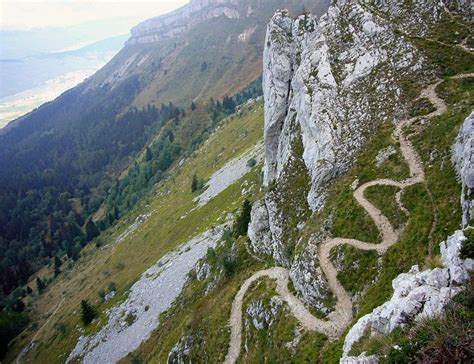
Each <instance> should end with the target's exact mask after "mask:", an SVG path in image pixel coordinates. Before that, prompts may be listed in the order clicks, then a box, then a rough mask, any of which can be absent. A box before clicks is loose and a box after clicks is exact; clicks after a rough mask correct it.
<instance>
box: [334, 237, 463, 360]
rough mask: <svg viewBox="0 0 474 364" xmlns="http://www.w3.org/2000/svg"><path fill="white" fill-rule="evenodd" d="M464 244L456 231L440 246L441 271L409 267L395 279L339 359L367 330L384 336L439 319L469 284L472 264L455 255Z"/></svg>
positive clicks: (357, 326)
mask: <svg viewBox="0 0 474 364" xmlns="http://www.w3.org/2000/svg"><path fill="white" fill-rule="evenodd" d="M466 240H467V238H466V237H465V236H464V234H463V232H462V231H456V232H455V233H454V234H453V235H452V236H450V237H449V238H448V240H447V241H446V242H443V243H441V244H440V247H441V256H442V261H443V264H444V268H442V269H441V268H435V269H433V270H427V271H423V272H420V270H419V268H418V266H413V267H412V269H411V270H410V272H408V273H403V274H400V275H399V276H398V277H397V278H395V279H394V280H393V282H392V287H393V290H394V293H393V296H392V298H391V299H390V300H389V301H388V302H386V303H384V304H383V305H381V306H379V307H377V308H376V309H375V310H374V311H372V313H370V314H368V315H365V316H363V317H362V318H361V319H359V321H357V323H356V324H355V325H354V326H353V327H352V328H351V329H350V331H349V333H348V334H347V336H346V338H345V341H344V349H343V357H347V355H348V354H349V352H350V350H351V348H352V346H353V345H354V344H355V343H356V342H357V341H359V340H360V339H361V337H362V336H363V335H364V333H365V332H366V330H367V329H371V330H372V331H373V332H376V333H380V334H385V335H386V334H389V333H390V332H392V331H393V330H394V329H395V328H396V327H399V326H402V325H404V324H406V323H409V322H411V321H414V320H420V319H424V318H433V317H436V316H439V315H441V314H442V312H443V309H444V307H445V306H446V305H447V304H448V303H449V301H450V300H451V299H452V297H454V296H455V295H457V294H458V293H459V292H461V291H462V290H463V288H462V287H461V285H463V284H465V283H466V282H467V281H468V280H469V273H468V269H467V268H470V267H472V262H470V260H468V261H464V260H462V259H461V258H460V255H459V254H460V253H459V252H460V249H461V246H462V243H463V242H464V241H466Z"/></svg>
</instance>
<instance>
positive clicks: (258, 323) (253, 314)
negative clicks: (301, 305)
mask: <svg viewBox="0 0 474 364" xmlns="http://www.w3.org/2000/svg"><path fill="white" fill-rule="evenodd" d="M282 306H283V302H282V300H281V298H280V297H278V296H275V297H272V298H271V299H270V302H269V304H268V305H265V304H264V303H263V301H262V300H256V301H253V302H251V303H250V304H249V306H248V308H247V314H248V315H249V316H250V317H249V318H250V321H251V322H252V324H253V326H254V327H255V329H256V330H263V329H264V328H268V327H270V326H272V325H273V323H274V322H275V319H276V317H277V315H278V312H279V311H280V309H281V308H282Z"/></svg>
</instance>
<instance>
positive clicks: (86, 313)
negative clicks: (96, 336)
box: [81, 300, 97, 326]
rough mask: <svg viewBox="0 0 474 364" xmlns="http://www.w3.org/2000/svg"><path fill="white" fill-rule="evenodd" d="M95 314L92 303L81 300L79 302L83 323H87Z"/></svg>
mask: <svg viewBox="0 0 474 364" xmlns="http://www.w3.org/2000/svg"><path fill="white" fill-rule="evenodd" d="M96 316H97V314H96V312H95V310H94V307H92V305H91V304H90V303H89V302H87V301H85V300H82V302H81V319H82V322H83V323H84V325H86V326H87V325H89V324H90V323H91V322H92V321H93V320H94V319H95V318H96Z"/></svg>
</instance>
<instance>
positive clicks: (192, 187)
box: [191, 175, 199, 192]
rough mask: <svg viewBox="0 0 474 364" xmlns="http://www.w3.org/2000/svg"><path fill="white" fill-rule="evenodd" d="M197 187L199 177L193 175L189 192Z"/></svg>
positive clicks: (194, 190)
mask: <svg viewBox="0 0 474 364" xmlns="http://www.w3.org/2000/svg"><path fill="white" fill-rule="evenodd" d="M198 188H199V179H198V177H197V176H196V175H193V181H192V182H191V192H196V191H197V190H198Z"/></svg>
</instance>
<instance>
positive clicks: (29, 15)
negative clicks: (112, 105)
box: [0, 0, 189, 30]
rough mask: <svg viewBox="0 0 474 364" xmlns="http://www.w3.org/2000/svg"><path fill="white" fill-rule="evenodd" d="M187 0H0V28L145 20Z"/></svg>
mask: <svg viewBox="0 0 474 364" xmlns="http://www.w3.org/2000/svg"><path fill="white" fill-rule="evenodd" d="M188 2H189V0H138V1H132V0H128V1H127V0H124V1H113V0H28V1H25V0H0V29H3V30H5V29H15V30H26V29H32V28H44V27H49V26H54V27H58V26H59V27H61V26H68V25H75V24H81V23H85V22H88V21H94V20H103V19H111V18H117V17H130V18H136V19H147V18H151V17H153V16H157V15H160V14H164V13H166V12H169V11H170V10H173V9H176V8H178V7H179V6H181V5H184V4H186V3H188Z"/></svg>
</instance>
